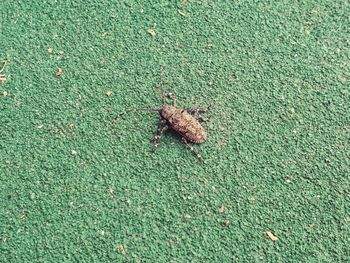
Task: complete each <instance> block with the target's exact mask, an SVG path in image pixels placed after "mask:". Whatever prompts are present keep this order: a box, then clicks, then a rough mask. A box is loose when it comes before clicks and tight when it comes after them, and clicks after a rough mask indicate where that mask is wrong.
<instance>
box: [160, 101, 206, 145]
mask: <svg viewBox="0 0 350 263" xmlns="http://www.w3.org/2000/svg"><path fill="white" fill-rule="evenodd" d="M160 114H161V115H162V117H163V118H164V119H166V120H167V121H168V123H169V126H170V127H171V128H172V129H173V130H175V131H177V132H178V133H180V134H181V135H182V136H183V137H184V138H185V139H186V140H188V141H189V142H192V143H203V142H204V141H205V139H206V134H205V131H204V128H203V127H202V125H201V124H200V123H199V122H198V121H197V120H196V119H195V118H194V117H193V116H191V115H190V114H189V113H188V112H186V110H183V109H177V108H175V107H173V106H169V105H163V109H162V111H161V113H160Z"/></svg>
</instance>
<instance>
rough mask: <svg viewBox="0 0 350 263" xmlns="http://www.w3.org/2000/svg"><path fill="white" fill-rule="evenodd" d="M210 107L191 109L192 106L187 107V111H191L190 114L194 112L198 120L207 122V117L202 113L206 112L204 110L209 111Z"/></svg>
mask: <svg viewBox="0 0 350 263" xmlns="http://www.w3.org/2000/svg"><path fill="white" fill-rule="evenodd" d="M208 110H209V109H191V108H187V109H186V111H187V112H188V113H189V114H192V115H194V114H195V115H196V116H197V119H198V121H200V122H206V121H208V119H207V118H205V117H203V116H202V115H201V113H204V112H207V111H208Z"/></svg>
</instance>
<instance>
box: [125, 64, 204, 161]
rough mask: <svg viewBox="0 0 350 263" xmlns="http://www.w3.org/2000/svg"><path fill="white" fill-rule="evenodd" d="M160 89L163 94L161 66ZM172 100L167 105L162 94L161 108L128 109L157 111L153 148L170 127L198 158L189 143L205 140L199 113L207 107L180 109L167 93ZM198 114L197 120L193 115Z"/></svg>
mask: <svg viewBox="0 0 350 263" xmlns="http://www.w3.org/2000/svg"><path fill="white" fill-rule="evenodd" d="M160 87H161V91H162V94H163V80H162V67H161V83H160ZM167 97H168V98H169V99H171V101H172V105H169V104H167V103H166V101H165V96H164V94H163V95H162V103H163V105H162V108H138V109H130V110H129V111H133V110H148V111H158V112H159V115H160V122H159V125H158V129H157V133H156V135H155V136H154V137H153V139H152V142H153V150H156V149H157V147H158V144H159V141H160V138H161V137H162V135H163V133H164V132H165V131H166V130H168V129H172V130H174V131H176V132H177V133H179V134H180V135H181V136H182V141H183V142H184V143H185V144H186V146H187V147H189V149H190V150H191V151H192V153H193V154H194V155H195V156H196V157H197V158H198V159H200V155H199V154H198V152H197V151H196V150H195V149H194V148H193V146H192V145H191V143H196V144H200V143H203V142H204V141H205V140H206V134H205V130H204V128H203V126H202V125H201V124H200V122H201V121H204V120H203V118H202V116H201V115H200V113H204V112H206V111H207V109H191V108H187V109H181V108H176V104H175V98H174V96H173V94H172V93H169V94H168V95H167ZM194 115H197V116H198V120H197V119H196V118H195V117H194Z"/></svg>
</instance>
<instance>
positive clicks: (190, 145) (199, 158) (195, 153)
mask: <svg viewBox="0 0 350 263" xmlns="http://www.w3.org/2000/svg"><path fill="white" fill-rule="evenodd" d="M182 142H183V143H184V144H186V146H187V147H188V148H189V149H190V151H191V152H192V153H193V154H194V156H196V158H197V159H198V160H201V156H200V154H199V153H198V151H197V150H196V149H195V148H194V147H193V146H192V144H190V143H189V142H188V141H187V140H186V139H185V138H184V137H182Z"/></svg>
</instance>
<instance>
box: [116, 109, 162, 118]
mask: <svg viewBox="0 0 350 263" xmlns="http://www.w3.org/2000/svg"><path fill="white" fill-rule="evenodd" d="M142 110H145V111H158V112H160V111H161V110H162V109H161V108H132V109H128V110H127V111H124V112H122V113H120V114H119V117H123V116H124V115H125V114H127V113H129V112H131V111H142Z"/></svg>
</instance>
